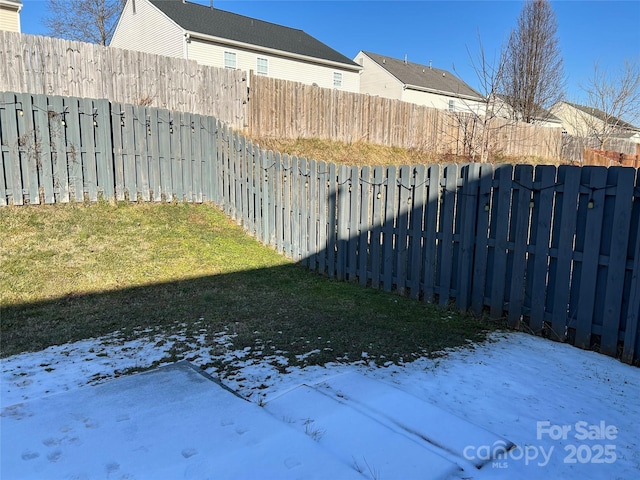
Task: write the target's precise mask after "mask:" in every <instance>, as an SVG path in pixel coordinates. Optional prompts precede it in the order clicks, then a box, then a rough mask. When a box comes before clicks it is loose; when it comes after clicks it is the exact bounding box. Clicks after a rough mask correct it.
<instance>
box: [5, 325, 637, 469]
mask: <svg viewBox="0 0 640 480" xmlns="http://www.w3.org/2000/svg"><path fill="white" fill-rule="evenodd" d="M157 340H160V339H159V338H158V339H151V340H148V341H141V340H138V341H130V342H123V341H120V340H118V337H117V336H109V337H103V338H99V339H93V340H86V341H82V342H77V343H74V344H67V345H62V346H58V347H51V348H48V349H46V350H44V351H42V352H37V353H28V354H21V355H16V356H13V357H9V358H5V359H3V360H2V368H1V377H0V378H1V388H2V390H1V414H0V433H1V440H0V447H1V457H0V460H1V466H0V477H1V478H2V479H3V480H7V479H8V480H13V479H19V478H34V479H49V478H129V479H133V478H137V479H146V478H154V479H158V478H160V479H163V478H166V479H175V478H190V479H206V478H223V479H225V478H334V479H342V478H345V479H347V478H371V479H380V480H388V479H409V478H424V479H435V478H453V479H462V478H474V479H493V478H505V479H506V478H521V479H539V478H542V477H546V478H565V477H566V478H581V479H582V478H584V479H604V478H606V479H632V478H638V476H639V475H640V422H638V418H640V369H638V368H635V367H631V366H628V365H624V364H621V363H620V362H618V361H617V360H615V359H612V358H609V357H606V356H603V355H599V354H597V353H594V352H586V351H582V350H579V349H576V348H574V347H571V346H569V345H564V344H559V343H554V342H550V341H547V340H544V339H541V338H537V337H533V336H530V335H527V334H521V333H497V334H494V335H492V337H491V339H490V341H488V342H486V343H483V344H481V345H476V346H474V348H469V349H459V350H455V351H451V352H448V353H447V354H446V355H445V356H443V357H441V358H438V359H420V360H417V361H415V362H412V363H407V364H404V365H400V366H398V365H387V366H385V367H375V366H374V365H373V364H370V363H369V362H368V360H367V354H366V352H363V355H362V360H361V361H359V362H355V363H352V364H348V365H347V364H330V365H326V366H325V367H307V368H293V367H287V369H286V370H287V373H285V374H282V373H279V371H281V370H282V367H280V368H278V364H279V365H286V363H287V361H286V358H284V357H280V356H278V353H277V352H275V353H274V354H273V355H270V356H263V358H262V359H258V358H255V357H252V356H251V355H248V352H246V351H232V350H228V351H226V352H224V353H220V352H218V353H217V354H216V355H218V356H223V357H224V358H225V360H226V361H229V362H233V363H234V364H235V365H236V366H237V367H238V369H237V370H236V371H235V372H234V373H232V374H230V375H228V376H227V377H225V378H222V380H223V383H224V384H225V385H227V386H228V387H230V388H231V389H233V390H234V391H236V392H238V394H239V395H240V396H242V397H244V398H247V399H249V400H250V402H246V401H244V400H242V399H240V398H238V397H237V396H235V395H233V394H232V393H230V392H229V391H227V390H225V389H223V388H221V387H220V386H219V385H218V384H216V383H215V382H213V381H211V380H209V379H207V378H205V376H203V375H200V374H199V373H195V370H194V369H192V368H191V367H189V366H187V365H186V364H185V363H179V364H177V365H173V366H170V367H167V368H160V369H158V370H155V371H152V372H148V373H143V374H136V375H126V376H120V377H119V378H117V379H115V380H114V378H115V377H118V375H120V374H121V373H122V372H127V371H129V370H130V369H143V368H145V367H147V366H149V365H151V364H152V363H153V362H154V361H161V360H162V359H164V358H166V357H167V353H168V352H169V351H170V350H171V347H172V345H173V343H172V339H171V338H169V339H162V340H163V341H157ZM173 340H178V339H177V338H174V339H173ZM218 340H219V344H220V346H221V347H222V346H225V345H226V346H228V345H229V337H228V336H227V335H225V334H224V333H221V334H220V335H219V337H218ZM191 347H192V348H191V350H190V351H189V353H188V355H186V356H185V358H187V359H188V360H189V361H190V362H191V364H193V365H195V366H196V367H197V366H200V365H211V364H212V361H213V360H215V359H216V358H217V357H216V355H214V354H213V353H212V351H211V349H210V348H208V347H204V343H199V342H197V341H196V342H194V343H193V345H192V346H191ZM309 354H310V355H312V354H313V352H309ZM206 373H208V374H211V375H213V376H216V375H217V373H218V372H216V370H215V369H214V368H209V369H208V370H207V371H206Z"/></svg>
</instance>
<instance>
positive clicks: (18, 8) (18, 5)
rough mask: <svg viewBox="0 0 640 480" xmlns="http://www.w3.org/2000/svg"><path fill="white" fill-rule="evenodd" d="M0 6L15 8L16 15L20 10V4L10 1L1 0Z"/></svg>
mask: <svg viewBox="0 0 640 480" xmlns="http://www.w3.org/2000/svg"><path fill="white" fill-rule="evenodd" d="M0 5H3V6H7V7H12V8H15V9H16V11H17V12H18V13H20V10H22V2H13V1H11V0H2V1H0Z"/></svg>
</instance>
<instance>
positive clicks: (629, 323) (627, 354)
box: [621, 170, 640, 363]
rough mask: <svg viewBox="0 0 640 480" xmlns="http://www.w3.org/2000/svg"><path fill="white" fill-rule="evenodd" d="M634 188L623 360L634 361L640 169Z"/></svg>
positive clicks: (639, 336) (638, 344)
mask: <svg viewBox="0 0 640 480" xmlns="http://www.w3.org/2000/svg"><path fill="white" fill-rule="evenodd" d="M636 175H637V176H636V186H635V189H634V206H633V215H632V222H631V229H630V231H631V233H632V237H631V243H630V245H629V250H628V251H629V254H630V256H631V259H630V260H631V262H630V263H631V272H630V276H629V294H628V302H627V303H626V308H627V311H626V312H624V311H623V315H624V313H626V316H625V319H624V320H625V321H624V346H623V349H622V357H621V359H622V361H623V362H626V363H633V361H634V360H637V359H638V358H639V357H640V355H639V352H640V170H637V171H636Z"/></svg>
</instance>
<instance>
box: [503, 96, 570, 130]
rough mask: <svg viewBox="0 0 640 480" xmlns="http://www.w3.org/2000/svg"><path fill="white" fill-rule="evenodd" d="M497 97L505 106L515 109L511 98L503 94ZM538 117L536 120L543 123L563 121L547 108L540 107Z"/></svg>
mask: <svg viewBox="0 0 640 480" xmlns="http://www.w3.org/2000/svg"><path fill="white" fill-rule="evenodd" d="M496 97H497V98H498V99H500V100H501V101H502V102H504V104H505V105H508V106H509V107H510V108H513V106H512V104H513V102H512V101H511V97H509V95H504V94H502V93H497V94H496ZM537 113H538V115H537V116H536V118H535V119H534V120H538V121H543V122H553V123H562V119H560V118H558V117H556V116H555V115H554V114H553V113H551V112H550V111H549V110H547V109H546V108H543V107H540V108H539V110H538V112H537Z"/></svg>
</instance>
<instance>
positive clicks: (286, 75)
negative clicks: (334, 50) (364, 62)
mask: <svg viewBox="0 0 640 480" xmlns="http://www.w3.org/2000/svg"><path fill="white" fill-rule="evenodd" d="M188 47H189V58H190V59H192V60H195V61H197V62H198V63H201V64H203V65H211V66H214V67H218V68H223V67H224V66H225V65H224V52H234V53H236V54H237V56H236V68H238V69H240V70H244V71H245V72H249V71H250V70H253V71H254V72H256V69H257V62H258V58H265V59H267V64H268V68H269V73H268V75H269V77H273V78H280V79H283V80H290V81H292V82H301V83H304V84H307V85H313V84H314V83H315V84H317V85H318V86H320V87H323V88H335V87H334V86H333V74H334V73H335V72H336V71H337V70H338V69H336V67H335V66H326V65H319V64H316V63H312V62H305V61H303V60H298V59H295V60H294V59H290V58H286V57H285V56H279V55H271V54H268V53H265V52H259V51H252V50H248V49H241V48H237V47H230V46H228V45H223V44H221V43H214V42H210V41H207V40H203V39H200V38H194V37H192V38H191V43H189V45H188ZM340 73H342V88H341V89H342V90H345V91H348V92H356V93H357V92H359V91H360V76H359V74H358V72H357V71H351V70H348V69H345V70H343V71H342V72H340Z"/></svg>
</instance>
